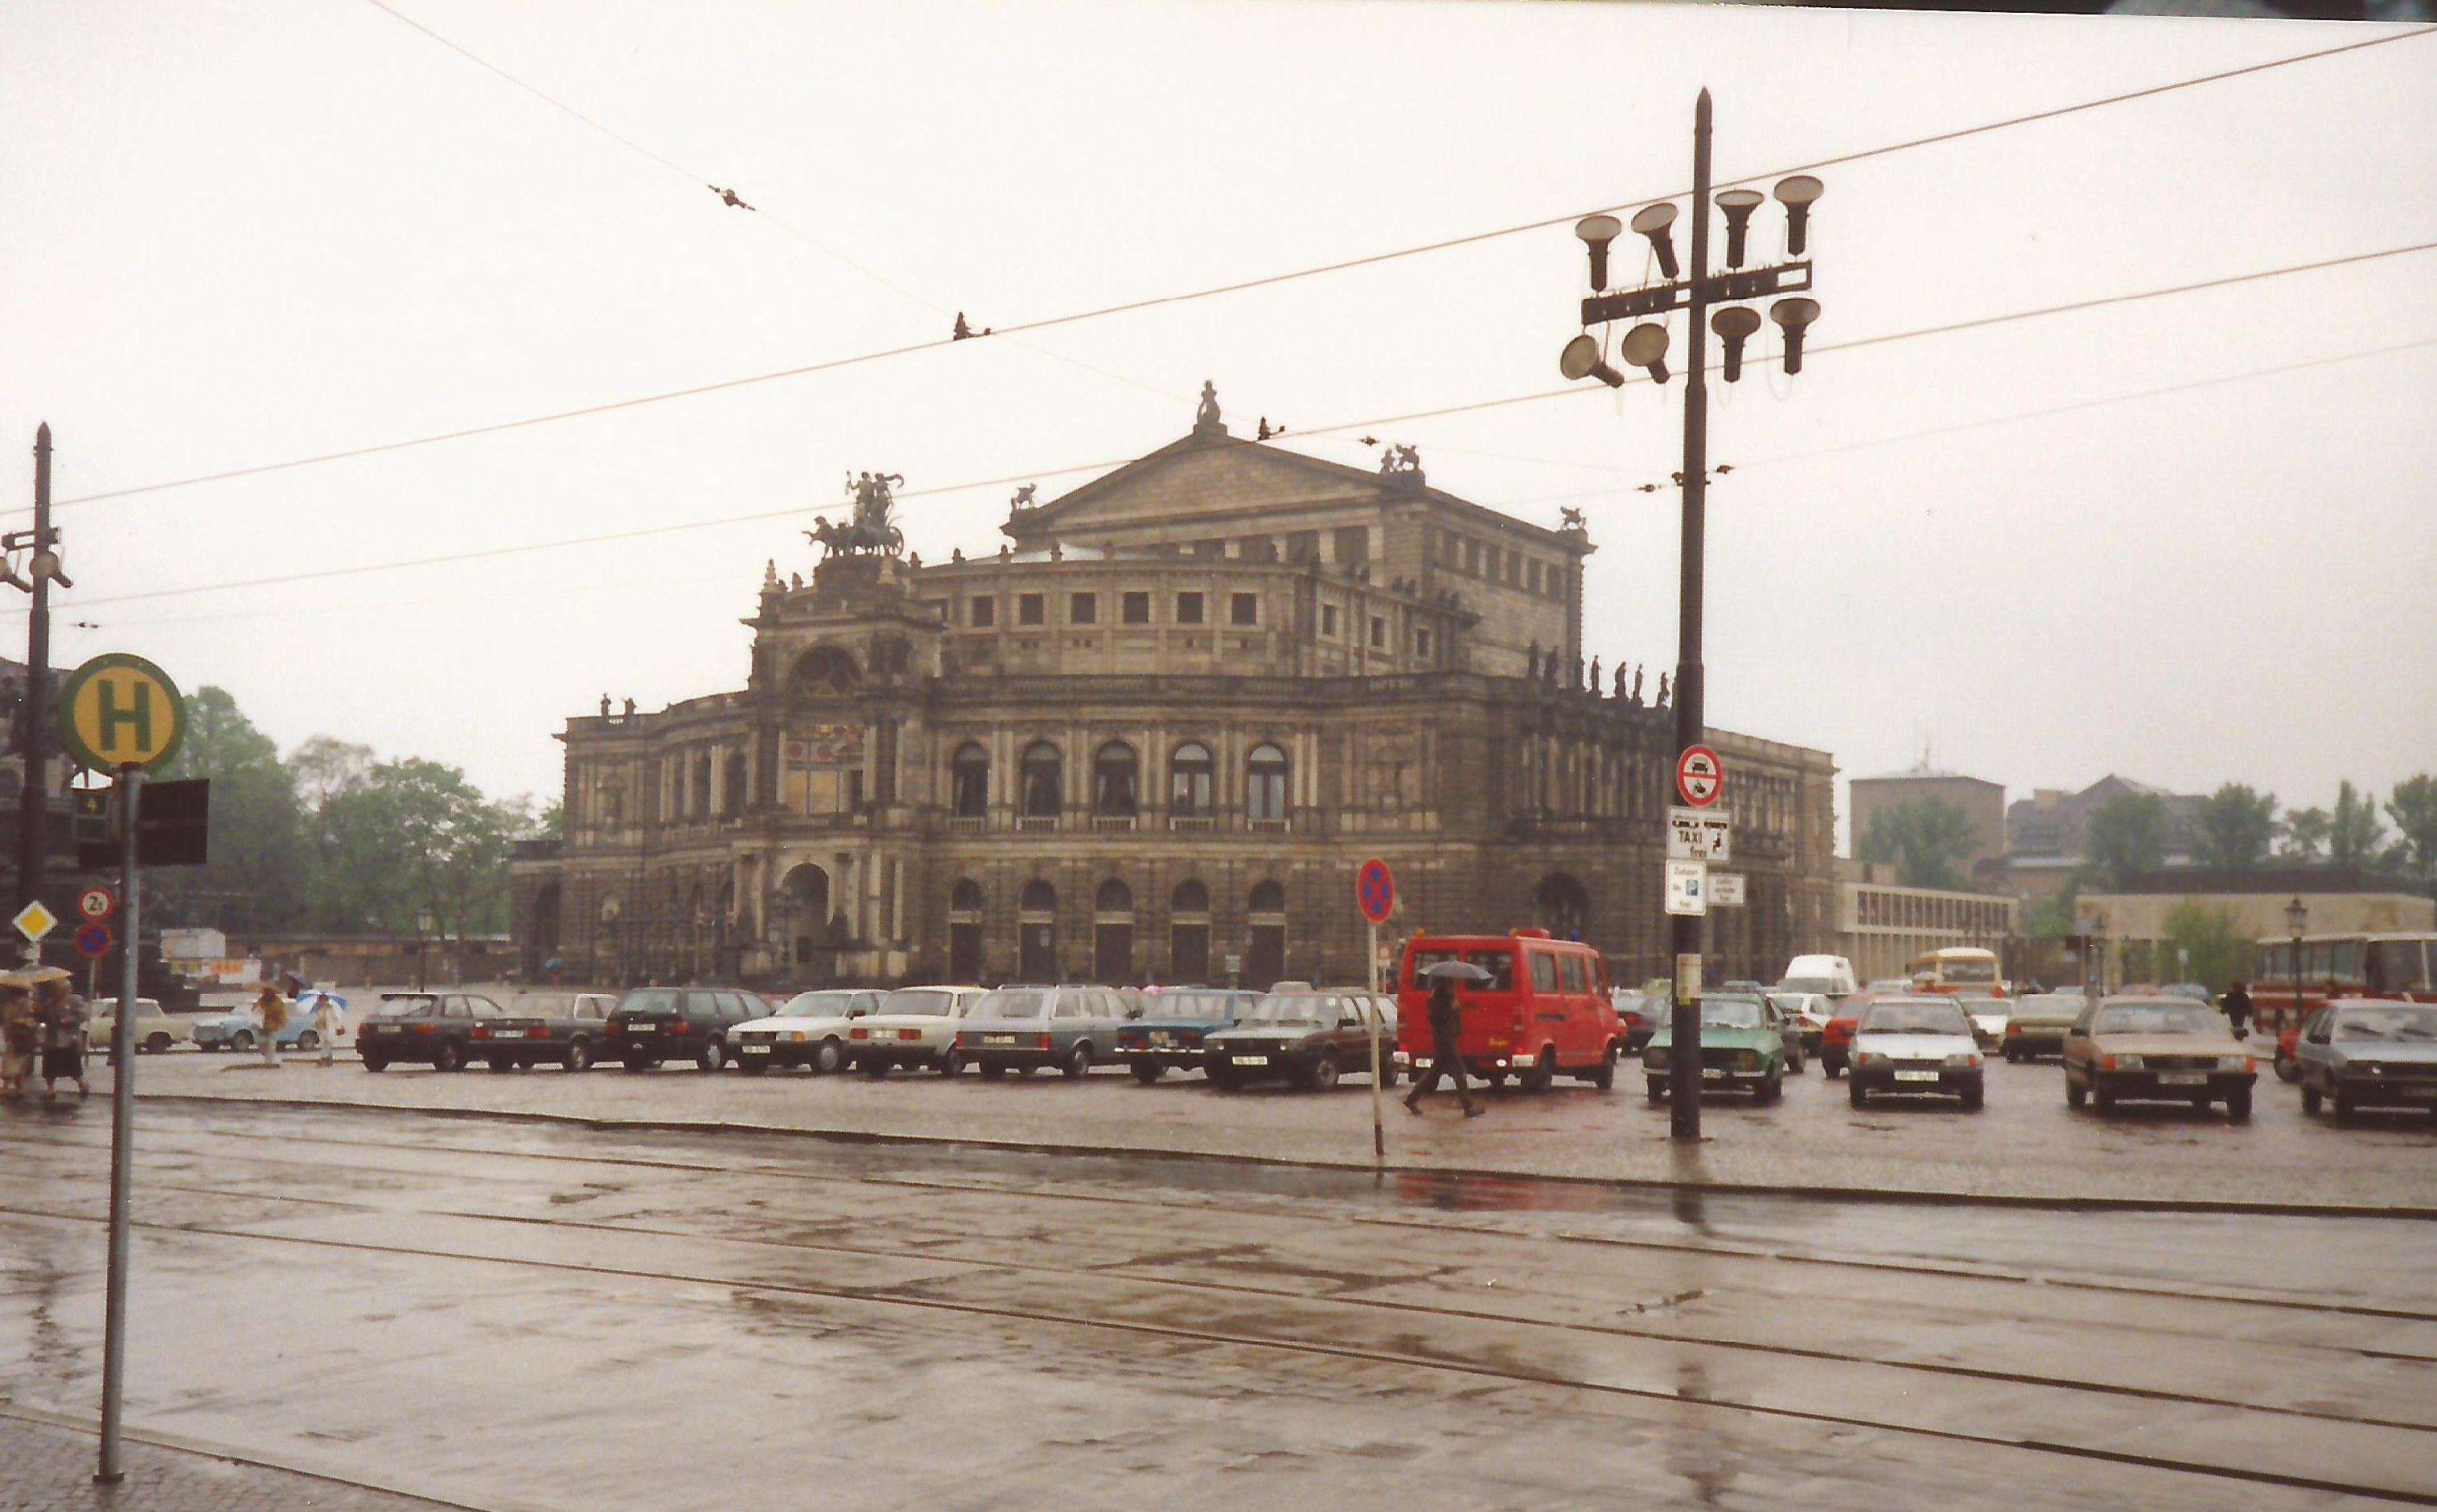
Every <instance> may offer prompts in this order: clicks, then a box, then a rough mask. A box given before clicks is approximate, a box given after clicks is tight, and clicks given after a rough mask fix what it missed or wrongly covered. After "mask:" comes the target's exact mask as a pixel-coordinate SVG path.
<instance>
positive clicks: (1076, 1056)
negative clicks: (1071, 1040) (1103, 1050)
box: [1059, 1040, 1092, 1081]
mask: <svg viewBox="0 0 2437 1512" xmlns="http://www.w3.org/2000/svg"><path fill="white" fill-rule="evenodd" d="M1059 1069H1060V1070H1061V1071H1063V1072H1065V1073H1066V1075H1067V1078H1068V1079H1069V1080H1070V1081H1071V1080H1072V1079H1074V1078H1076V1077H1078V1076H1081V1075H1082V1074H1083V1073H1084V1072H1086V1071H1089V1070H1090V1069H1092V1042H1091V1041H1089V1040H1078V1041H1076V1042H1075V1048H1074V1049H1072V1050H1070V1051H1068V1052H1067V1054H1066V1064H1064V1065H1061V1066H1060V1067H1059Z"/></svg>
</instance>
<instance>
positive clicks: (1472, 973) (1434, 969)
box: [1413, 960, 1496, 982]
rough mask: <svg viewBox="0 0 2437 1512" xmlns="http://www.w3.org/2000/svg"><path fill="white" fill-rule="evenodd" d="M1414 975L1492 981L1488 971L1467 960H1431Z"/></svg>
mask: <svg viewBox="0 0 2437 1512" xmlns="http://www.w3.org/2000/svg"><path fill="white" fill-rule="evenodd" d="M1413 975H1414V976H1452V977H1454V978H1455V979H1456V980H1457V981H1460V982H1486V981H1493V980H1495V979H1496V978H1494V977H1492V976H1490V975H1489V973H1487V972H1486V971H1483V970H1482V969H1481V968H1480V967H1479V966H1476V965H1474V964H1473V963H1472V962H1470V961H1468V960H1441V961H1433V962H1431V963H1430V964H1429V965H1428V966H1425V967H1423V968H1422V969H1421V970H1420V971H1418V972H1415V973H1414V974H1413Z"/></svg>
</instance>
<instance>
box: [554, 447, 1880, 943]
mask: <svg viewBox="0 0 2437 1512" xmlns="http://www.w3.org/2000/svg"><path fill="white" fill-rule="evenodd" d="M1398 460H1399V461H1401V463H1403V464H1405V465H1403V466H1395V465H1392V466H1389V467H1388V468H1385V469H1383V470H1382V471H1381V472H1379V473H1376V474H1372V473H1365V472H1362V471H1360V470H1359V469H1355V468H1349V467H1343V466H1338V465H1336V464H1332V463H1326V462H1322V461H1319V460H1316V459H1312V458H1307V457H1304V456H1301V455H1299V454H1297V453H1293V452H1289V451H1286V450H1284V449H1282V448H1277V447H1274V446H1265V445H1258V444H1255V443H1251V442H1245V441H1240V440H1236V439H1233V438H1231V437H1229V436H1228V435H1227V434H1226V431H1225V429H1224V427H1223V426H1220V425H1219V424H1218V423H1217V420H1216V415H1215V408H1214V410H1205V415H1204V419H1203V422H1202V423H1201V424H1200V425H1198V426H1197V427H1196V429H1195V431H1194V433H1193V434H1191V435H1189V436H1187V437H1185V438H1183V440H1181V441H1179V442H1177V443H1176V444H1174V445H1172V446H1169V447H1166V448H1162V449H1161V450H1159V451H1156V452H1153V453H1151V454H1150V455H1149V456H1147V457H1145V458H1143V459H1141V460H1140V461H1137V462H1135V463H1132V464H1130V465H1128V466H1126V467H1123V468H1120V469H1118V470H1117V471H1116V472H1114V473H1112V474H1110V475H1108V476H1106V477H1104V478H1101V479H1099V480H1097V481H1096V482H1094V483H1089V484H1086V485H1084V486H1083V487H1082V488H1079V489H1078V490H1076V491H1075V492H1074V493H1072V494H1069V495H1067V496H1065V497H1064V498H1062V499H1060V500H1057V501H1051V502H1048V503H1045V504H1042V505H1039V506H1037V507H1036V506H1030V505H1020V506H1019V507H1018V508H1017V509H1016V510H1015V512H1014V515H1013V518H1011V519H1009V521H1008V524H1007V526H1006V531H1007V534H1008V536H1009V537H1010V541H1009V544H1008V545H1007V546H1004V547H1002V548H1000V549H999V550H998V551H997V552H995V553H994V554H987V555H980V556H975V557H971V558H967V557H965V556H963V555H962V554H957V555H956V557H954V558H952V559H951V560H950V561H947V562H943V563H933V564H930V565H927V566H926V565H923V564H922V563H920V560H919V559H916V560H910V561H909V560H900V559H898V558H896V557H894V556H892V555H887V554H871V553H864V554H853V553H836V554H832V555H831V556H830V557H829V558H828V559H827V560H825V561H824V562H822V563H821V564H820V566H819V567H818V568H817V569H816V570H815V571H814V573H813V575H812V578H811V580H810V581H809V582H805V581H802V580H800V579H797V578H790V579H788V580H785V581H782V580H781V579H780V576H779V574H778V572H777V571H776V569H775V566H774V567H773V568H772V569H770V570H769V571H766V572H765V575H764V579H763V588H762V592H761V595H760V600H759V603H758V605H757V606H756V611H755V613H754V615H753V617H752V618H751V619H750V620H749V621H748V622H747V623H748V624H751V626H752V627H753V630H754V649H753V655H752V663H751V669H750V675H749V677H747V680H746V683H745V688H744V689H743V690H741V691H739V692H734V693H725V694H712V695H710V696H708V697H703V698H696V699H692V700H689V701H686V702H683V703H679V704H675V705H672V706H671V707H669V708H667V709H665V710H661V711H659V712H632V711H631V710H629V711H627V712H612V711H611V710H610V709H609V708H608V706H607V705H606V703H605V704H604V706H603V709H602V711H601V712H600V713H599V714H597V715H590V716H584V717H578V718H574V719H570V720H569V721H568V725H567V729H566V730H565V731H564V732H563V734H562V735H561V736H560V739H562V740H563V741H564V742H565V744H566V747H567V755H566V766H567V786H566V798H565V813H566V816H567V831H566V836H565V838H564V840H563V841H559V842H551V843H548V844H541V845H531V846H527V847H526V848H524V850H523V851H522V852H521V853H520V854H519V857H518V859H517V862H516V865H515V868H514V870H515V876H516V893H515V898H516V904H515V907H516V914H515V920H516V922H515V927H516V930H517V938H518V941H519V943H520V949H521V952H522V956H523V965H524V968H525V969H526V970H527V971H528V972H540V971H543V970H545V969H546V968H547V963H548V962H549V961H550V960H552V959H556V960H558V961H559V962H560V963H561V964H560V967H559V971H560V974H561V975H562V976H565V977H566V978H568V979H570V980H572V979H575V978H576V977H584V978H587V979H590V980H595V981H604V982H622V981H630V980H640V979H644V978H657V979H660V980H671V979H678V978H687V977H700V978H705V979H711V978H716V979H723V980H740V979H741V980H744V981H747V982H750V983H753V984H755V985H759V986H767V987H781V986H791V985H802V984H810V983H815V982H825V981H833V980H851V981H859V982H892V981H900V980H905V979H910V978H921V979H929V980H980V981H984V982H996V981H1001V980H1040V979H1065V980H1086V979H1089V980H1102V981H1146V980H1153V981H1169V982H1172V981H1185V980H1209V981H1223V980H1230V979H1238V980H1242V981H1245V982H1248V983H1252V984H1254V985H1266V984H1267V983H1268V982H1269V981H1271V980H1274V979H1278V978H1282V977H1299V978H1306V979H1310V980H1315V981H1338V982H1341V981H1349V980H1356V979H1359V977H1360V976H1361V974H1362V971H1363V955H1364V947H1365V934H1364V929H1363V925H1362V921H1361V919H1360V917H1359V914H1358V913H1357V911H1356V909H1355V907H1354V903H1353V873H1354V870H1355V868H1356V867H1357V866H1358V865H1359V863H1360V862H1361V861H1362V860H1363V859H1364V858H1365V857H1367V856H1372V855H1377V856H1380V857H1383V858H1384V859H1386V860H1387V861H1388V862H1389V863H1390V864H1391V865H1392V866H1393V867H1394V870H1395V874H1396V879H1397V885H1398V891H1399V904H1398V909H1397V913H1396V916H1395V918H1394V920H1393V921H1392V922H1391V923H1390V925H1389V926H1387V927H1386V928H1384V929H1383V931H1382V935H1383V939H1390V938H1394V937H1400V936H1402V935H1404V934H1406V933H1410V932H1411V931H1414V930H1417V929H1423V928H1429V929H1504V928H1506V927H1508V926H1510V925H1515V924H1523V923H1541V924H1546V925H1548V926H1550V927H1552V928H1554V929H1556V930H1557V931H1559V932H1560V933H1564V932H1569V931H1579V932H1580V933H1581V935H1582V937H1583V938H1584V939H1586V940H1587V941H1591V942H1592V943H1593V944H1596V945H1598V946H1600V947H1601V948H1602V949H1603V950H1604V952H1606V953H1607V954H1608V956H1609V957H1610V959H1611V968H1610V969H1611V972H1612V974H1613V975H1614V976H1616V977H1617V978H1618V979H1620V980H1626V981H1630V980H1637V979H1639V977H1641V976H1647V975H1650V974H1653V973H1655V972H1657V971H1658V970H1660V969H1661V963H1662V961H1663V959H1664V952H1665V939H1666V929H1665V919H1664V916H1663V914H1662V913H1661V911H1660V906H1659V898H1658V881H1659V873H1660V870H1661V867H1660V859H1661V857H1662V856H1663V854H1664V837H1663V834H1662V827H1661V820H1662V819H1663V817H1664V814H1665V810H1666V805H1667V803H1668V801H1669V797H1668V791H1669V786H1670V768H1671V756H1672V749H1671V747H1672V735H1671V728H1672V727H1671V721H1672V714H1670V713H1669V712H1665V711H1664V710H1662V709H1658V708H1653V707H1648V706H1645V705H1644V704H1643V703H1642V701H1641V699H1640V697H1639V695H1638V694H1634V695H1626V696H1620V695H1618V692H1617V690H1614V689H1589V688H1585V687H1581V686H1579V685H1578V683H1579V681H1580V680H1581V678H1582V677H1583V669H1582V668H1581V667H1580V665H1579V663H1578V662H1577V661H1576V657H1577V656H1578V655H1579V654H1580V650H1581V603H1582V588H1581V585H1582V560H1583V557H1584V556H1585V555H1587V554H1588V553H1589V552H1590V550H1591V546H1590V543H1589V541H1588V538H1587V535H1586V534H1585V532H1584V531H1583V530H1582V529H1581V528H1580V527H1579V526H1573V527H1570V528H1569V529H1565V530H1559V531H1551V530H1546V529H1543V528H1541V527H1538V526H1534V525H1531V524H1528V523H1526V522H1524V521H1521V520H1517V519H1509V518H1507V517H1504V516H1501V515H1499V514H1497V513H1495V512H1494V511H1490V510H1487V509H1483V508H1482V507H1481V506H1480V505H1477V504H1472V503H1469V502H1467V501H1463V500H1459V499H1456V498H1454V497H1453V496H1450V495H1446V494H1444V493H1441V492H1439V491H1437V490H1434V489H1431V488H1429V486H1428V484H1427V483H1426V481H1425V480H1424V479H1423V477H1422V475H1421V471H1420V468H1419V466H1418V463H1417V461H1416V460H1415V459H1413V458H1412V457H1411V455H1410V454H1406V455H1405V456H1404V457H1402V458H1401V459H1398ZM1534 671H1536V672H1537V673H1538V676H1526V674H1527V673H1533V672H1534ZM1711 744H1713V745H1715V746H1716V747H1718V748H1719V749H1720V751H1721V753H1722V754H1723V755H1724V757H1725V758H1726V761H1727V768H1728V772H1729V782H1730V785H1729V791H1728V796H1727V802H1728V805H1729V806H1730V807H1731V808H1732V810H1733V812H1734V815H1735V819H1736V833H1735V847H1736V857H1737V870H1742V871H1744V872H1745V873H1746V875H1747V876H1748V878H1749V882H1748V888H1749V894H1750V903H1749V905H1747V906H1746V907H1744V908H1743V909H1740V910H1720V911H1719V913H1717V914H1716V915H1713V916H1712V920H1711V933H1712V937H1713V944H1712V948H1711V955H1712V964H1711V967H1710V972H1711V975H1712V976H1764V975H1769V974H1773V973H1774V972H1776V971H1777V970H1779V969H1780V968H1781V967H1782V966H1783V964H1784V962H1785V959H1786V958H1788V957H1789V956H1791V955H1793V954H1795V953H1797V952H1798V951H1802V950H1809V949H1817V948H1822V947H1823V946H1824V944H1825V943H1826V942H1827V941H1830V940H1832V938H1833V935H1834V931H1835V927H1836V918H1835V913H1836V906H1835V905H1836V888H1835V881H1834V876H1833V871H1832V866H1833V863H1832V859H1831V851H1832V834H1831V827H1832V780H1833V775H1834V769H1833V766H1832V764H1831V762H1830V761H1829V759H1828V757H1827V756H1826V754H1825V753H1823V752H1819V751H1815V750H1808V749H1803V748H1799V747H1790V746H1783V745H1779V744H1776V743H1774V742H1769V741H1762V740H1754V739H1749V738H1745V737H1740V736H1736V735H1732V734H1724V733H1721V734H1715V735H1713V737H1712V740H1711ZM1772 979H1773V978H1772Z"/></svg>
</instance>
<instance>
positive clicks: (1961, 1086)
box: [1845, 993, 1988, 1112]
mask: <svg viewBox="0 0 2437 1512" xmlns="http://www.w3.org/2000/svg"><path fill="white" fill-rule="evenodd" d="M1966 1006H1967V1005H1965V1004H1963V1003H1958V1002H1956V1001H1955V999H1954V998H1952V997H1947V996H1944V995H1941V994H1934V993H1923V994H1921V995H1920V996H1918V997H1897V996H1893V995H1889V996H1885V997H1880V998H1875V999H1873V1000H1872V1001H1871V1002H1870V1003H1869V1004H1868V1005H1867V1007H1865V1008H1864V1009H1863V1010H1862V1015H1861V1022H1860V1023H1859V1024H1858V1025H1857V1026H1856V1027H1855V1029H1854V1031H1853V1047H1852V1057H1853V1067H1852V1076H1851V1079H1850V1080H1849V1081H1847V1082H1846V1084H1845V1090H1846V1096H1847V1098H1848V1099H1849V1100H1850V1101H1851V1103H1852V1104H1853V1106H1854V1107H1857V1108H1861V1107H1867V1106H1868V1105H1869V1101H1870V1099H1871V1098H1873V1097H1877V1096H1883V1095H1886V1094H1890V1093H1924V1092H1925V1093H1937V1094H1941V1095H1944V1096H1947V1097H1954V1098H1960V1099H1962V1101H1963V1107H1964V1110H1965V1111H1966V1112H1976V1111H1978V1109H1979V1108H1980V1106H1981V1103H1982V1099H1984V1098H1985V1097H1986V1095H1987V1090H1988V1088H1987V1084H1986V1082H1985V1081H1984V1080H1983V1067H1982V1065H1981V1064H1980V1043H1979V1037H1978V1035H1977V1034H1976V1033H1974V1031H1973V1028H1972V1020H1971V1018H1970V1016H1969V1015H1968V1014H1966V1012H1965V1011H1964V1010H1965V1007H1966Z"/></svg>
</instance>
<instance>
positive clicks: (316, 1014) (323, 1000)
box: [296, 988, 347, 1065]
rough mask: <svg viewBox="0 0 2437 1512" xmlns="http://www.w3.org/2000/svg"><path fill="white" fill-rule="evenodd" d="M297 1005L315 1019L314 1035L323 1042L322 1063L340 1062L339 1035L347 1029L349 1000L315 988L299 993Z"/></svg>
mask: <svg viewBox="0 0 2437 1512" xmlns="http://www.w3.org/2000/svg"><path fill="white" fill-rule="evenodd" d="M307 999H310V1002H309V1004H308V1002H307ZM296 1007H297V1008H298V1010H299V1011H303V1012H305V1013H307V1014H308V1015H309V1016H310V1017H311V1018H312V1020H313V1037H314V1038H315V1039H317V1040H319V1041H321V1042H322V1064H324V1065H336V1064H339V1063H338V1053H337V1052H338V1047H339V1036H340V1035H341V1034H343V1033H345V1032H346V1029H347V1000H346V999H345V998H343V997H341V996H340V995H339V994H338V993H332V992H326V991H324V990H323V989H321V988H315V989H314V990H313V991H311V992H309V993H297V994H296Z"/></svg>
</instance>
